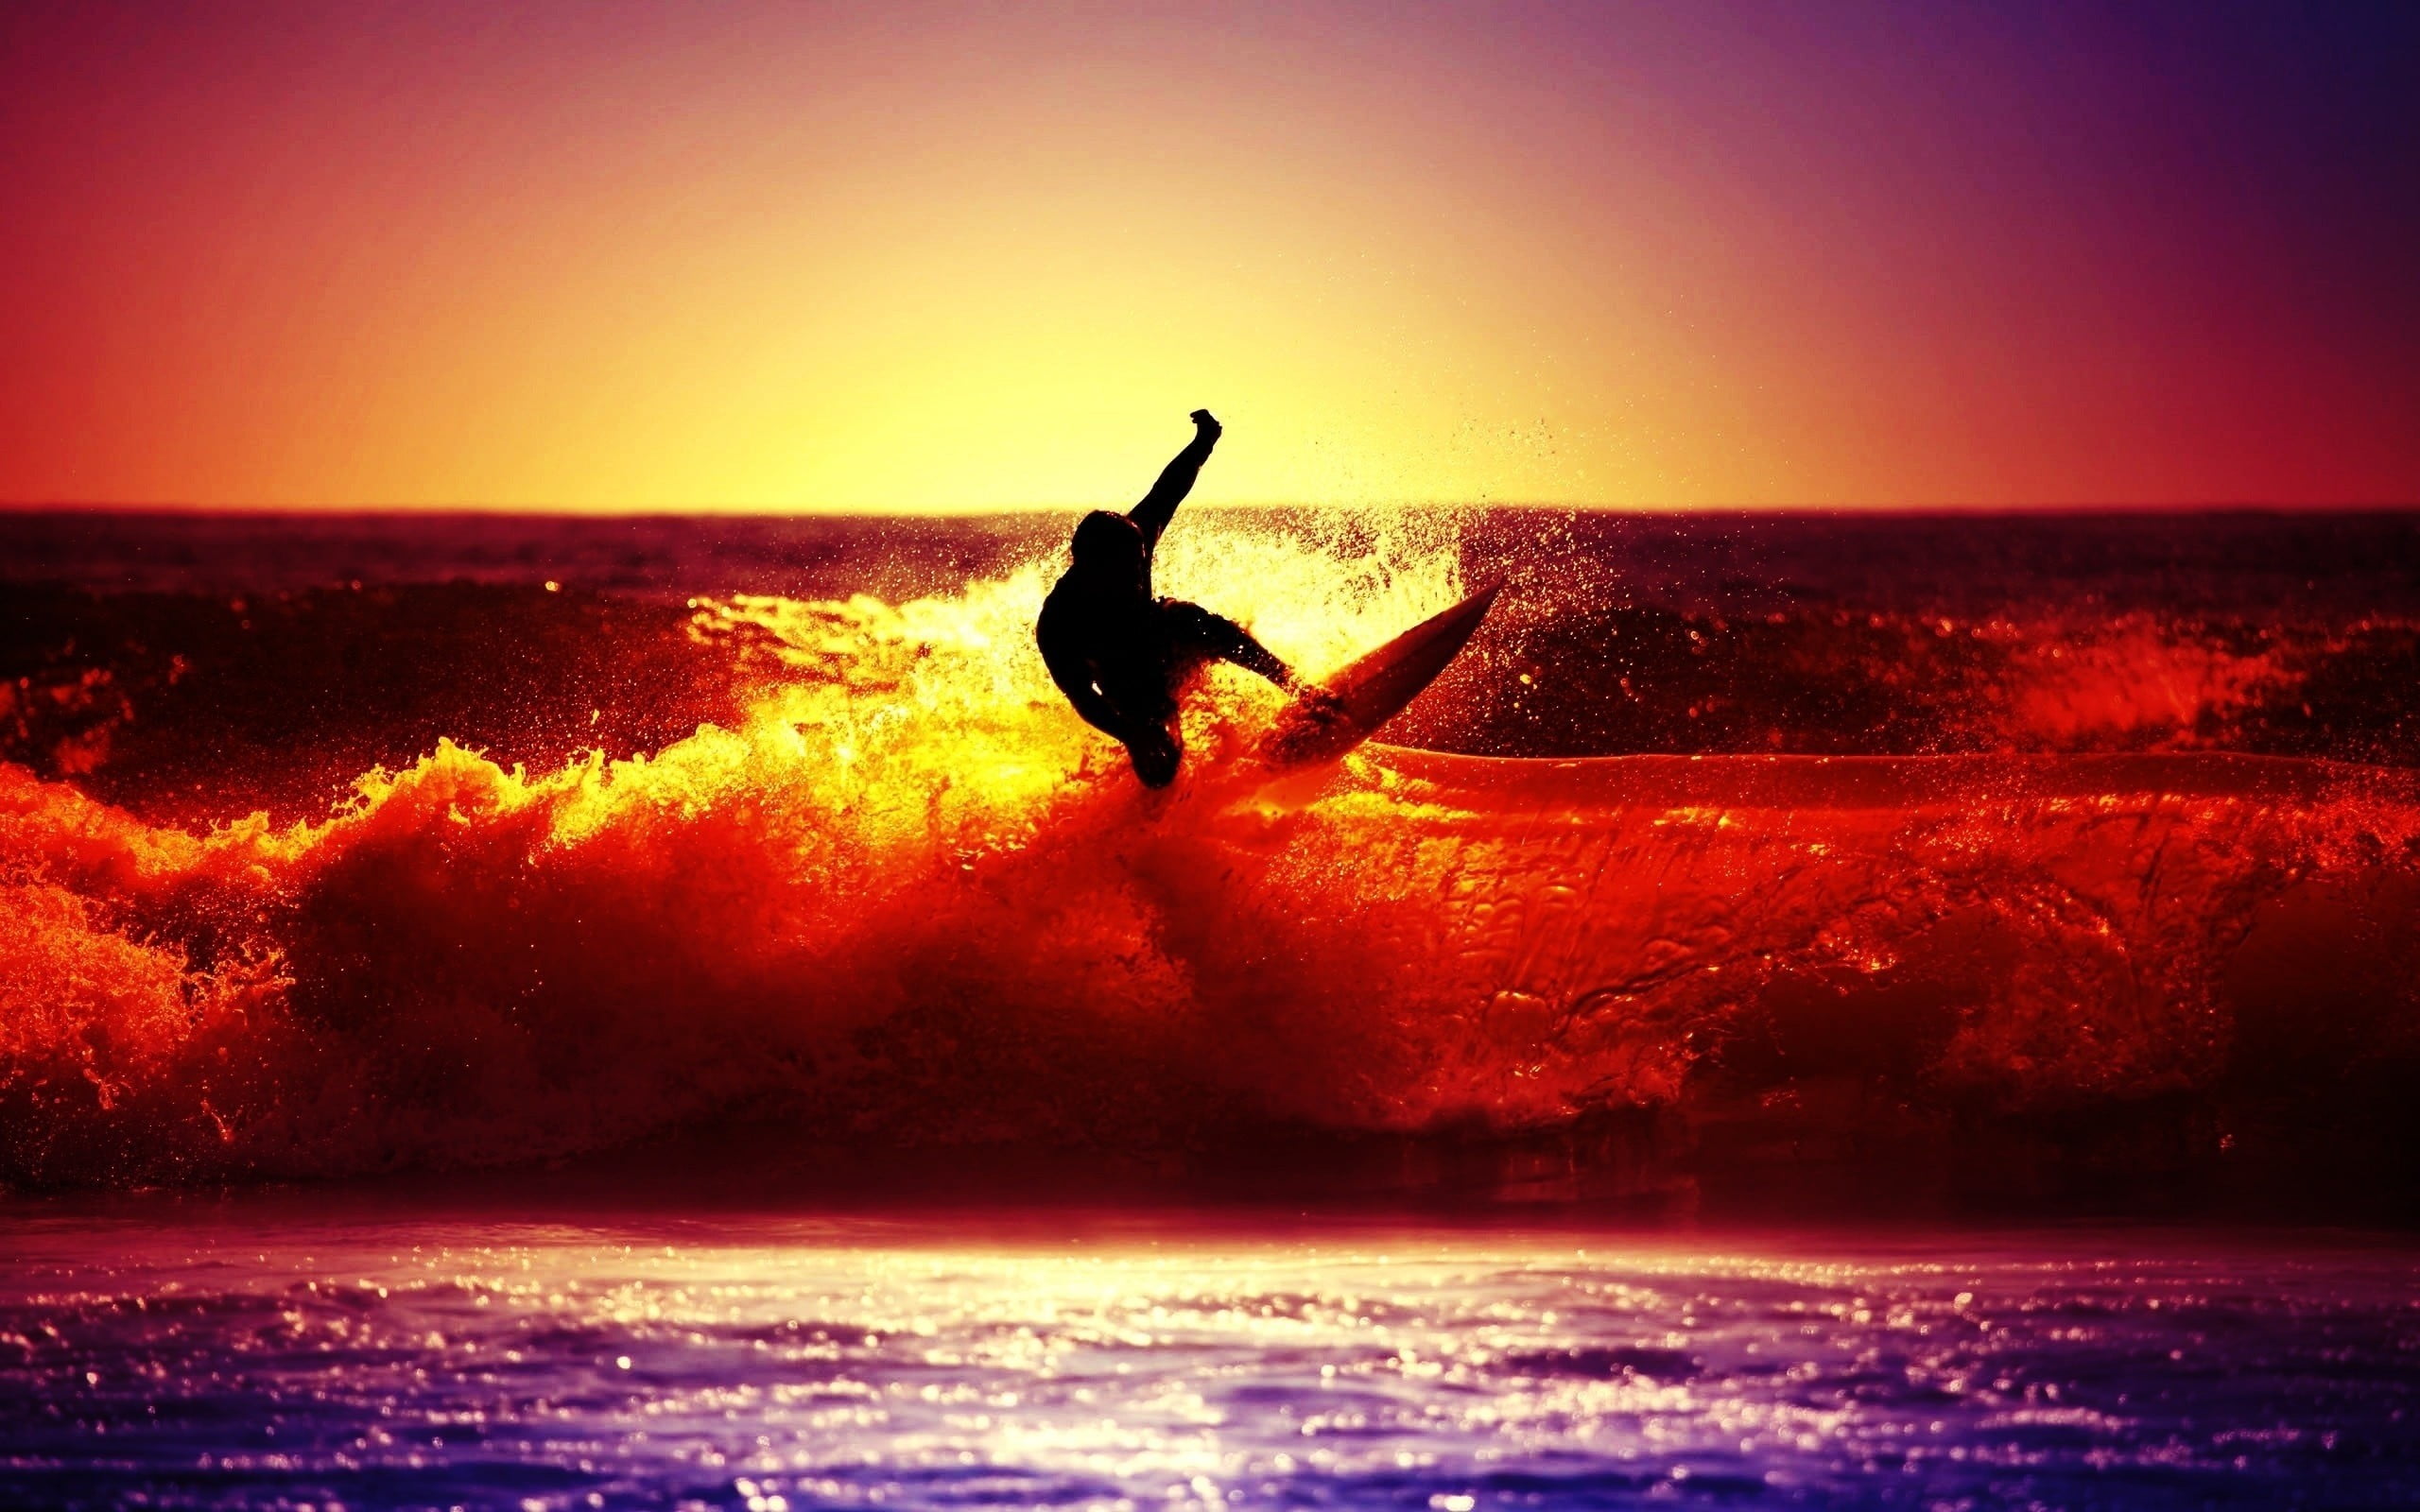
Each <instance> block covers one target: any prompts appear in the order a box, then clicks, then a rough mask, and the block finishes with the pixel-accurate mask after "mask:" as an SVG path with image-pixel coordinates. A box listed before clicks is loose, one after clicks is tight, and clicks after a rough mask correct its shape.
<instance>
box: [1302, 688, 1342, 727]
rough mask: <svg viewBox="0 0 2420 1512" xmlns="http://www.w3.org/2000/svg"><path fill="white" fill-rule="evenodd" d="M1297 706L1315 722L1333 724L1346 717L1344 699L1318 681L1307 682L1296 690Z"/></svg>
mask: <svg viewBox="0 0 2420 1512" xmlns="http://www.w3.org/2000/svg"><path fill="white" fill-rule="evenodd" d="M1294 701H1295V705H1296V707H1298V708H1300V709H1301V710H1302V711H1303V713H1305V714H1308V715H1309V716H1310V717H1311V720H1312V722H1313V723H1315V724H1322V725H1333V724H1336V723H1338V722H1339V721H1340V720H1341V719H1343V718H1344V700H1343V699H1342V698H1340V697H1338V696H1336V695H1335V694H1333V693H1330V692H1328V691H1327V690H1326V689H1325V688H1322V687H1321V686H1320V685H1319V684H1318V683H1316V682H1305V683H1303V684H1301V685H1300V686H1298V687H1297V688H1296V689H1295V691H1294Z"/></svg>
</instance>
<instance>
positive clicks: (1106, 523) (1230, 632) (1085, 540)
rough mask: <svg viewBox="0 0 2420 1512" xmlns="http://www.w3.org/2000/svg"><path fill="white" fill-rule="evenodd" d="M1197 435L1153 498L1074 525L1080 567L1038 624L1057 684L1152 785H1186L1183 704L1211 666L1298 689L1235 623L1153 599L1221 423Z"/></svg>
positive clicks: (1197, 420)
mask: <svg viewBox="0 0 2420 1512" xmlns="http://www.w3.org/2000/svg"><path fill="white" fill-rule="evenodd" d="M1193 427H1194V428H1193V439H1192V440H1191V441H1190V442H1188V443H1186V445H1185V448H1184V451H1182V452H1179V453H1177V454H1176V456H1175V457H1174V459H1173V460H1171V461H1170V462H1169V463H1168V465H1167V468H1165V469H1164V470H1162V472H1161V473H1160V478H1159V481H1158V482H1156V483H1154V484H1152V485H1151V491H1150V492H1149V493H1146V494H1145V495H1143V502H1142V503H1140V504H1138V505H1136V506H1135V507H1133V508H1132V509H1130V510H1128V511H1127V512H1126V513H1124V514H1111V513H1110V512H1108V511H1107V510H1095V511H1094V512H1093V513H1091V514H1088V515H1086V516H1084V518H1083V521H1082V523H1080V524H1078V525H1077V526H1076V538H1075V541H1074V542H1073V543H1072V545H1071V548H1070V549H1071V552H1072V555H1073V557H1074V560H1073V562H1072V564H1071V565H1069V567H1068V568H1067V570H1066V572H1065V573H1064V574H1063V575H1062V576H1060V578H1059V583H1058V586H1057V587H1055V588H1053V589H1051V590H1050V596H1049V597H1048V598H1046V599H1045V600H1044V601H1043V605H1042V619H1041V621H1040V622H1039V623H1038V624H1037V625H1036V626H1035V627H1034V639H1035V640H1036V641H1038V642H1040V643H1041V645H1042V660H1043V661H1044V662H1046V664H1047V665H1048V666H1049V668H1050V678H1051V680H1052V681H1054V682H1056V683H1058V684H1059V691H1060V692H1062V693H1063V694H1065V695H1066V696H1067V701H1068V702H1069V703H1071V704H1073V705H1074V706H1075V709H1076V713H1078V714H1080V715H1081V716H1082V717H1083V720H1084V722H1085V723H1086V724H1088V725H1091V726H1092V727H1093V728H1094V729H1096V730H1100V731H1101V732H1103V733H1104V734H1107V735H1111V736H1114V737H1115V738H1116V739H1117V740H1118V741H1120V742H1121V743H1123V744H1124V745H1125V747H1126V753H1127V755H1128V757H1129V758H1130V759H1132V762H1133V764H1134V775H1135V776H1136V777H1138V778H1141V779H1142V780H1143V783H1144V785H1145V786H1147V787H1166V786H1167V785H1168V784H1169V783H1170V782H1175V781H1176V773H1177V767H1178V765H1180V764H1181V763H1182V762H1183V761H1184V743H1183V741H1182V739H1181V737H1180V736H1179V734H1178V729H1177V717H1176V716H1177V696H1178V694H1179V693H1181V692H1182V691H1183V690H1184V685H1185V683H1186V682H1187V681H1188V680H1190V679H1191V678H1192V676H1193V674H1194V673H1195V672H1196V671H1198V670H1199V669H1200V668H1201V666H1203V665H1204V664H1205V663H1207V662H1233V663H1234V664H1235V665H1236V666H1239V667H1242V668H1243V669H1244V670H1246V671H1247V672H1253V673H1257V674H1258V675H1260V676H1261V677H1264V678H1266V679H1269V680H1270V681H1271V682H1273V683H1275V684H1277V686H1279V687H1281V688H1285V689H1288V690H1289V691H1292V690H1295V689H1297V688H1299V687H1300V686H1301V684H1300V683H1299V682H1298V680H1297V679H1296V678H1295V676H1294V672H1293V669H1292V668H1290V667H1288V666H1287V664H1286V663H1285V662H1281V661H1279V660H1278V659H1277V658H1276V657H1275V656H1274V655H1273V654H1271V651H1270V649H1269V648H1268V647H1267V646H1265V645H1263V644H1260V643H1259V642H1258V641H1255V640H1253V638H1252V635H1251V632H1249V631H1247V630H1246V629H1245V628H1244V627H1242V626H1240V625H1237V624H1236V622H1235V621H1233V620H1231V619H1227V618H1224V617H1223V616H1220V615H1218V614H1213V613H1211V612H1210V611H1209V610H1206V609H1203V608H1202V607H1201V605H1199V604H1188V603H1186V602H1184V600H1182V599H1174V598H1158V597H1154V596H1153V595H1152V593H1151V552H1152V549H1153V548H1154V547H1156V546H1157V545H1159V543H1160V534H1161V532H1162V531H1165V530H1166V529H1167V527H1168V520H1169V518H1170V517H1171V516H1173V515H1174V514H1175V513H1176V507H1177V506H1178V505H1180V504H1182V503H1184V496H1185V495H1186V494H1187V493H1189V492H1191V491H1192V490H1193V480H1194V479H1195V478H1196V477H1198V476H1199V475H1200V474H1201V464H1202V463H1203V462H1205V461H1207V460H1209V457H1210V449H1211V448H1212V447H1214V446H1216V445H1218V444H1219V422H1218V421H1216V420H1213V419H1212V418H1211V416H1210V412H1209V411H1208V410H1206V409H1197V410H1195V411H1194V412H1193Z"/></svg>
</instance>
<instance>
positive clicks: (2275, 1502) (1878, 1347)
mask: <svg viewBox="0 0 2420 1512" xmlns="http://www.w3.org/2000/svg"><path fill="white" fill-rule="evenodd" d="M0 1223H5V1226H6V1232H7V1243H6V1245H5V1246H0V1252H5V1257H6V1258H5V1259H0V1502H5V1503H7V1504H9V1505H37V1504H39V1505H72V1506H117V1505H154V1506H192V1507H219V1506H282V1507H300V1506H312V1507H323V1508H333V1507H337V1506H343V1507H423V1506H429V1507H448V1506H462V1507H615V1506H631V1507H650V1506H666V1507H669V1506H711V1507H734V1508H737V1507H746V1508H749V1509H751V1512H764V1509H769V1508H804V1507H814V1506H856V1505H869V1504H879V1505H887V1506H1035V1505H1055V1506H1137V1505H1179V1504H1203V1503H1220V1504H1228V1505H1251V1506H1371V1507H1433V1508H1439V1509H1443V1512H1457V1509H1475V1508H1480V1507H1498V1506H1629V1505H1643V1504H1650V1503H1652V1504H1657V1505H1664V1504H1701V1505H1714V1506H1732V1507H1737V1506H1752V1507H1753V1506H1809V1505H1856V1506H1888V1507H1901V1506H1905V1507H1927V1508H1932V1507H1987V1506H2011V1505H2014V1506H2027V1505H2031V1506H2045V1507H2119V1506H2123V1507H2203V1506H2247V1507H2248V1506H2279V1505H2312V1506H2340V1507H2342V1506H2379V1507H2385V1506H2404V1505H2410V1504H2412V1503H2413V1502H2414V1501H2415V1500H2420V1434H2415V1432H2414V1428H2413V1423H2414V1413H2415V1410H2420V1305H2416V1304H2420V1296H2415V1290H2414V1287H2413V1284H2412V1271H2411V1254H2410V1251H2409V1249H2408V1248H2397V1247H2394V1246H2386V1245H2379V1244H2371V1243H2365V1242H2358V1241H2355V1240H2350V1239H2345V1238H2341V1237H2321V1238H2312V1237H2310V1236H2297V1237H2291V1238H2287V1239H2281V1238H2279V1237H2277V1236H2269V1237H2265V1238H2214V1237H2212V1236H2210V1235H2207V1234H2191V1233H2182V1232H2135V1233H2122V1232H2086V1231H2058V1232H2048V1233H2039V1232H2036V1233H2026V1234H2000V1235H1982V1236H1978V1235H1974V1234H1963V1235H1938V1234H1927V1235H1915V1234H1903V1235H1895V1236H1892V1237H1888V1238H1884V1239H1880V1240H1876V1239H1874V1238H1870V1237H1867V1238H1855V1239H1852V1238H1848V1237H1845V1236H1831V1237H1803V1236H1802V1237H1796V1238H1789V1237H1755V1236H1749V1235H1714V1236H1685V1235H1658V1236H1645V1237H1642V1236H1637V1235H1627V1236H1626V1235H1621V1234H1611V1233H1604V1232H1581V1231H1551V1230H1539V1231H1530V1232H1523V1233H1506V1232H1501V1231H1496V1232H1489V1231H1481V1230H1477V1229H1469V1228H1454V1227H1436V1226H1426V1227H1422V1226H1404V1225H1394V1224H1387V1223H1378V1222H1354V1223H1348V1224H1339V1223H1335V1222H1328V1223H1322V1224H1313V1223H1310V1222H1309V1221H1307V1220H1304V1221H1298V1222H1287V1223H1280V1224H1278V1225H1276V1226H1273V1227H1272V1226H1271V1225H1270V1224H1268V1223H1265V1222H1261V1223H1254V1224H1253V1225H1249V1226H1242V1227H1237V1226H1235V1225H1233V1224H1230V1223H1228V1222H1226V1221H1224V1220H1219V1221H1213V1222H1211V1223H1209V1224H1208V1225H1206V1226H1205V1224H1204V1222H1203V1221H1201V1220H1200V1219H1198V1218H1197V1219H1188V1220H1183V1221H1169V1220H1167V1219H1166V1218H1164V1217H1161V1218H1155V1217H1150V1216H1136V1215H1132V1214H1129V1215H1126V1216H1124V1217H1115V1218H1112V1217H1099V1216H1086V1215H1069V1214H1057V1215H1048V1214H1046V1215H1042V1216H1038V1217H1036V1216H1030V1215H1029V1216H1028V1217H1026V1218H1024V1219H1022V1220H1018V1221H1008V1220H1003V1219H1000V1218H997V1217H986V1216H974V1217H969V1216H965V1215H959V1216H955V1217H919V1218H911V1219H899V1218H873V1217H850V1218H829V1217H825V1218H775V1217H765V1218H747V1219H735V1218H730V1217H721V1216H717V1217H712V1218H703V1217H695V1216H692V1217H689V1218H684V1219H678V1220H672V1219H663V1218H655V1217H645V1218H636V1219H629V1218H610V1219H603V1220H593V1221H572V1220H558V1219H551V1218H537V1219H532V1218H527V1217H521V1218H513V1219H503V1218H498V1217H495V1216H493V1215H490V1214H484V1213H482V1214H475V1215H471V1216H460V1215H451V1216H449V1215H432V1214H430V1213H428V1212H425V1211H422V1212H392V1211H388V1212H378V1211H365V1210H361V1209H353V1210H349V1211H345V1212H342V1213H336V1212H322V1213H320V1214H317V1215H314V1214H312V1213H310V1212H309V1211H306V1210H305V1209H304V1208H303V1207H302V1205H301V1204H300V1203H299V1201H298V1200H297V1199H292V1198H285V1199H276V1200H275V1201H266V1202H265V1199H247V1200H246V1201H244V1202H240V1203H236V1204H232V1205H230V1204H219V1203H212V1202H202V1201H186V1202H182V1203H171V1202H166V1201H159V1202H143V1201H138V1202H135V1203H133V1204H130V1205H129V1204H119V1205H116V1206H112V1207H105V1208H102V1209H100V1210H97V1211H94V1210H80V1211H79V1210H75V1209H61V1208H43V1207H32V1208H21V1209H18V1210H17V1211H14V1212H12V1213H9V1214H7V1215H6V1216H5V1217H0Z"/></svg>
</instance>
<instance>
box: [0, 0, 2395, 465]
mask: <svg viewBox="0 0 2420 1512" xmlns="http://www.w3.org/2000/svg"><path fill="white" fill-rule="evenodd" d="M2286 14H2287V13H2286V12H2284V11H2277V12H2274V13H2255V12H2239V11H2234V10H2227V11H2224V12H2221V11H2218V10H2215V9H2214V10H2212V11H2209V12H2203V13H2193V12H2175V13H2170V14H2169V15H2168V16H2167V17H2166V18H2165V19H2162V18H2156V17H2145V16H2135V15H2134V14H2133V13H2132V12H2091V13H2083V12H2071V11H2068V10H2066V9H2057V10H2043V11H2039V12H2036V11H2031V10H2023V9H2017V10H2011V11H2008V12H2007V13H2005V14H2000V13H1997V12H1994V11H1991V10H1989V9H1982V8H1968V9H1962V10H1958V11H1954V12H1952V11H1945V10H1943V9H1937V8H1933V7H1929V6H1919V5H1907V6H1881V7H1872V8H1856V9H1846V8H1830V9H1824V10H1822V11H1820V12H1819V11H1815V10H1811V9H1798V8H1783V7H1754V6H1752V7H1739V8H1723V7H1714V6H1704V7H1699V6H1692V7H1676V8H1652V9H1651V8H1638V9H1627V8H1625V9H1612V8H1603V9H1599V8H1588V7H1582V8H1543V7H1443V8H1422V9H1414V10H1398V9H1394V8H1390V7H1377V6H1368V7H1361V6H1338V5H1327V6H1317V7H1288V8H1285V9H1245V10H1225V11H1221V10H1211V9H1190V8H1188V9H1177V8H1167V7H1151V8H1141V9H1133V8H1092V7H1067V6H1052V7H1036V8H1016V9H1007V10H1000V11H990V10H978V9H954V8H935V7H885V8H867V9H830V8H821V7H814V8H810V7H804V6H799V7H793V6H784V5H771V4H733V5H726V6H719V7H715V8H712V9H684V8H674V7H668V6H667V7H631V6H620V5H614V6H573V5H530V6H522V7H515V8H510V9H504V10H500V11H499V10H493V9H489V8H485V7H475V6H454V5H422V6H408V7H402V6H399V7H356V6H340V7H309V8H285V7H270V6H261V7H244V8H238V9H217V8H201V9H191V10H184V11H162V10H158V9H152V8H126V9H111V8H106V7H76V8H62V9H51V8H46V7H39V6H37V7H17V8H11V9H9V11H8V12H7V13H6V15H5V16H0V130H5V132H6V135H7V139H8V140H9V142H10V144H11V147H10V150H9V153H8V154H7V155H6V157H5V160H0V203H5V204H6V205H7V207H8V216H9V222H10V224H11V227H12V232H11V234H10V235H9V236H8V237H7V238H5V239H0V338H4V339H5V341H6V343H7V348H8V351H9V362H8V363H7V365H6V367H5V369H0V500H5V501H10V502H16V503H43V502H50V503H61V502H65V503H178V504H199V505H233V506H282V507H320V506H375V505H406V506H420V505H453V506H475V505H487V506H502V507H571V508H583V509H638V508H681V507H710V508H728V509H752V510H753V509H881V510H896V509H988V508H995V507H1016V506H1021V505H1068V504H1093V503H1103V502H1116V501H1123V500H1127V499H1130V498H1131V497H1132V494H1133V492H1134V491H1135V490H1137V489H1138V488H1139V487H1140V485H1141V484H1142V483H1143V482H1144V481H1147V480H1148V478H1149V476H1150V472H1151V471H1152V470H1153V469H1154V468H1155V467H1156V466H1157V465H1158V463H1159V461H1161V460H1163V459H1164V458H1165V455H1166V454H1167V451H1168V450H1169V449H1170V447H1171V445H1172V444H1173V442H1174V441H1176V440H1179V439H1182V438H1183V434H1184V433H1183V427H1182V421H1183V416H1184V413H1185V411H1186V410H1188V409H1190V408H1191V407H1193V406H1194V405H1196V404H1211V405H1214V406H1215V407H1216V408H1217V409H1218V410H1219V414H1220V415H1221V416H1222V418H1224V419H1225V420H1226V421H1227V422H1228V424H1229V426H1230V428H1231V430H1232V433H1233V439H1232V440H1231V442H1230V443H1229V445H1228V446H1227V448H1226V449H1225V450H1223V451H1222V452H1221V453H1220V455H1219V462H1218V465H1217V466H1216V467H1215V468H1213V469H1212V470H1211V471H1210V472H1208V473H1207V474H1205V476H1204V479H1203V482H1202V487H1201V492H1200V494H1199V495H1198V497H1199V498H1201V499H1202V500H1204V501H1207V502H1211V503H1222V502H1248V501H1314V502H1345V503H1357V502H1374V501H1396V500H1403V501H1454V502H1470V501H1481V500H1486V501H1495V502H1524V501H1538V502H1564V503H1582V504H1610V505H1621V506H1656V505H1720V504H1749V505H1779V504H1853V505H1862V504H1875V505H1915V504H1930V503H1942V504H1985V505H2006V504H2028V503H2051V504H2061V503H2066V504H2083V503H2115V504H2170V503H2189V502H2223V501H2255V502H2279V503H2362V502H2387V501H2398V500H2408V499H2410V498H2411V497H2413V496H2414V495H2415V494H2420V429H2415V427H2413V426H2412V425H2411V421H2410V417H2411V415H2412V414H2414V413H2420V356H2415V353H2416V352H2420V340H2415V336H2420V295H2415V293H2414V284H2413V281H2412V280H2411V275H2410V268H2411V266H2413V260H2414V253H2415V250H2416V249H2415V218H2414V208H2413V203H2412V198H2411V184H2412V176H2411V164H2410V147H2409V134H2408V109H2409V107H2408V103H2407V102H2404V101H2403V100H2402V96H2401V93H2400V85H2399V84H2398V83H2397V80H2396V72H2397V70H2399V69H2401V70H2408V59H2409V57H2410V56H2411V36H2410V32H2411V22H2410V21H2409V19H2408V15H2409V13H2406V19H2403V20H2400V21H2398V20H2396V19H2394V13H2393V12H2381V13H2380V15H2379V16H2373V17H2370V18H2368V19H2366V20H2359V21H2356V20H2352V19H2347V20H2345V21H2343V22H2342V25H2339V26H2335V27H2334V28H2333V29H2332V30H2331V29H2330V28H2329V26H2327V25H2325V24H2324V18H2323V21H2320V22H2310V23H2308V24H2304V23H2296V24H2295V27H2294V29H2292V30H2291V31H2290V33H2289V32H2288V28H2287V26H2286V23H2285V22H2284V21H2283V20H2282V19H2280V18H2282V17H2284V16H2285V15H2286ZM2342 14H2345V15H2347V16H2349V15H2350V12H2344V13H2342ZM2187 15H2192V16H2196V18H2197V19H2195V20H2194V21H2193V22H2192V23H2191V24H2189V25H2188V24H2187V22H2186V21H2185V20H2182V19H2180V17H2182V16H2187ZM2130 17H2131V19H2130ZM2264 17H2265V19H2264ZM2381 18H2383V19H2381ZM2398 30H2399V31H2400V32H2401V35H2400V36H2399V37H2398V36H2394V35H2380V33H2381V32H2382V31H2383V32H2394V31H2398ZM2398 58H2400V59H2401V60H2403V61H2398ZM2253 100H2257V101H2258V104H2259V110H2258V111H2257V112H2251V111H2248V110H2247V109H2246V103H2247V102H2248V101H2253ZM2398 119H2402V120H2404V121H2405V122H2406V123H2407V124H2406V125H2405V126H2404V127H2402V128H2400V129H2398V128H2397V126H2396V122H2397V121H2398Z"/></svg>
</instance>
